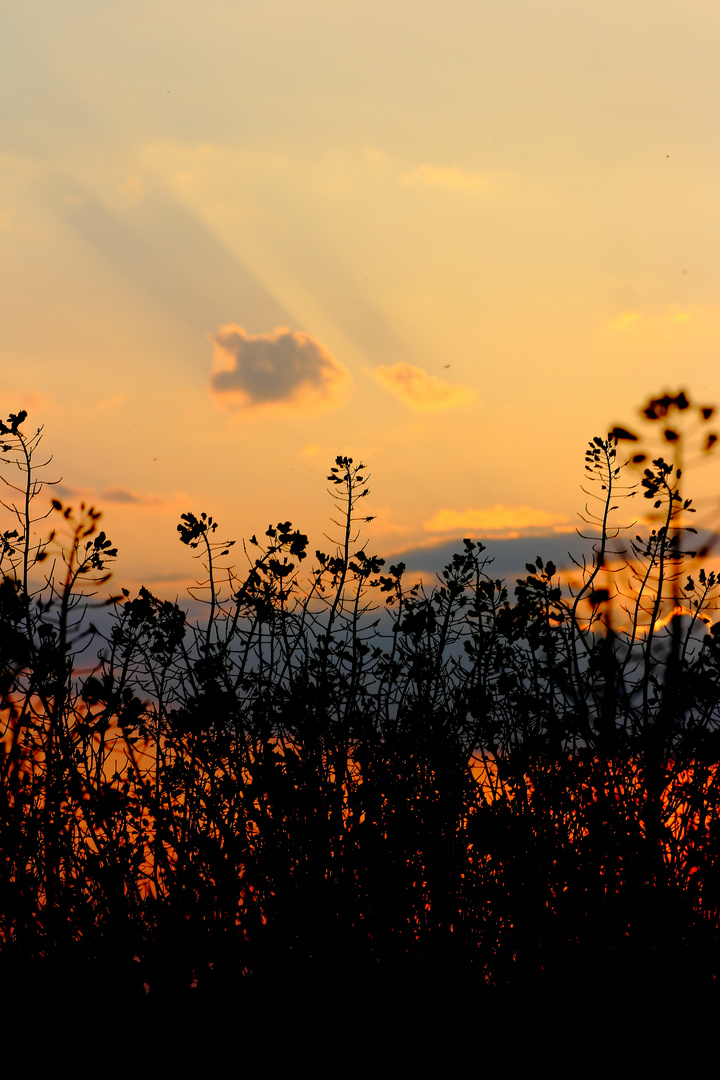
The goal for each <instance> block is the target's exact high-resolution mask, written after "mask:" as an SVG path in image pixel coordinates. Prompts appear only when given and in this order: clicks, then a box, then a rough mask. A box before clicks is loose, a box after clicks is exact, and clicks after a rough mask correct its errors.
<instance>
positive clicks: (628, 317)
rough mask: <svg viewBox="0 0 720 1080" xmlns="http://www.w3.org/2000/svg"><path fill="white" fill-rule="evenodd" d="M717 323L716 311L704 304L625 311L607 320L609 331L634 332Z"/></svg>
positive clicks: (672, 305) (671, 305)
mask: <svg viewBox="0 0 720 1080" xmlns="http://www.w3.org/2000/svg"><path fill="white" fill-rule="evenodd" d="M703 321H705V322H710V321H715V322H716V321H717V309H715V311H713V309H712V308H710V307H708V306H707V305H704V304H691V305H689V306H688V307H684V306H682V305H680V304H668V306H667V307H665V308H663V309H662V310H657V309H655V310H646V311H637V310H635V309H626V310H625V311H621V312H620V313H619V314H618V315H614V316H613V318H612V319H610V320H609V322H608V326H609V327H610V329H611V330H619V331H624V330H635V329H638V328H640V329H642V330H645V331H651V332H652V331H658V330H659V331H665V330H666V329H667V328H668V327H671V326H682V325H684V324H686V323H691V322H694V323H697V322H703Z"/></svg>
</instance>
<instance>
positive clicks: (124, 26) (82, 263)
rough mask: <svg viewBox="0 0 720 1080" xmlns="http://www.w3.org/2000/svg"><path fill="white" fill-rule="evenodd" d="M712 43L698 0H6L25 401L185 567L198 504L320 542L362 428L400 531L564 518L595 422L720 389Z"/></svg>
mask: <svg viewBox="0 0 720 1080" xmlns="http://www.w3.org/2000/svg"><path fill="white" fill-rule="evenodd" d="M719 45H720V12H719V11H718V8H717V5H716V4H712V3H710V2H706V0H693V2H691V3H688V2H687V0H684V2H683V3H680V0H655V2H654V3H652V4H648V3H646V2H644V0H624V2H623V3H620V0H609V2H608V0H605V2H603V3H600V2H599V0H589V2H586V3H583V4H575V3H570V2H568V0H547V2H546V3H543V4H537V3H534V2H532V0H508V2H507V3H504V4H502V5H497V4H491V3H489V2H486V0H481V2H477V0H450V2H449V3H445V4H442V5H441V4H439V3H438V2H437V0H419V2H418V0H414V2H413V3H410V0H397V2H395V3H393V4H391V5H387V4H380V3H379V0H364V2H363V3H362V4H361V3H360V2H359V0H351V2H349V3H343V4H339V3H337V2H335V0H310V2H308V3H304V4H302V5H300V4H294V3H290V2H288V0H267V2H263V3H257V2H254V0H244V2H243V3H240V4H237V3H227V2H225V0H209V2H208V3H206V4H204V5H202V6H200V5H199V4H197V3H196V2H191V0H175V2H174V3H173V4H172V5H170V4H168V3H166V2H158V3H155V4H152V5H150V6H149V7H148V6H147V5H142V6H141V5H140V4H139V3H138V2H137V0H128V2H127V3H124V4H122V5H117V4H111V3H109V2H107V0H94V2H93V3H92V4H90V3H88V2H87V0H79V2H77V3H75V4H72V5H57V4H52V3H49V0H38V2H37V3H34V4H32V5H24V6H18V5H15V6H14V7H13V10H12V11H8V12H7V13H6V18H5V20H4V32H3V44H2V46H0V48H2V52H3V58H2V71H3V84H4V89H3V94H2V101H3V104H4V108H5V110H6V115H5V116H4V118H3V122H2V130H3V144H2V148H1V153H2V170H1V176H2V179H1V181H0V231H1V232H2V245H3V249H4V259H3V282H2V296H3V313H2V322H3V335H2V342H0V403H2V405H3V409H2V415H5V416H7V415H8V414H9V413H10V412H11V411H15V412H17V410H19V409H27V411H28V413H29V416H30V422H31V424H44V425H45V433H46V436H47V445H49V446H51V447H52V448H53V453H54V455H55V464H56V465H57V467H58V471H59V472H61V473H63V474H64V476H65V480H64V481H63V483H62V484H61V486H60V488H59V489H57V494H58V497H59V498H60V499H61V500H63V502H64V503H66V504H67V503H70V502H74V503H75V504H78V503H79V502H80V501H85V502H86V504H87V505H94V506H97V507H100V508H102V509H103V511H104V515H105V516H104V519H103V524H104V526H106V527H107V530H108V533H109V535H111V536H112V537H113V541H114V542H115V543H116V544H117V546H118V551H119V558H118V563H117V573H118V577H119V578H121V579H122V580H123V581H126V582H128V583H132V582H136V583H141V582H142V583H146V584H147V585H148V586H150V587H152V588H153V589H154V590H155V591H156V592H158V593H159V594H162V595H170V594H173V595H174V594H175V593H176V592H180V593H182V592H183V591H184V587H185V585H186V584H187V582H188V579H189V572H188V567H187V560H186V555H187V553H186V552H184V551H183V550H182V547H181V545H178V544H177V537H176V532H175V526H176V523H177V520H178V516H179V514H180V513H181V512H186V511H187V509H188V507H189V506H195V507H197V508H198V509H199V508H200V507H201V506H203V507H205V508H206V509H207V510H208V511H212V514H213V516H214V517H215V518H216V519H218V520H220V521H221V522H222V528H223V530H224V531H226V532H227V534H228V535H233V536H237V537H241V536H248V535H251V534H252V533H254V532H256V531H258V530H264V529H265V528H266V526H267V523H268V522H269V521H276V520H278V517H281V518H289V519H290V520H292V521H293V522H297V523H298V524H299V526H300V527H301V528H302V529H303V530H306V531H307V532H308V534H310V535H312V536H313V543H314V542H315V538H317V539H318V541H319V538H320V536H321V535H322V532H323V530H324V529H325V527H326V526H325V522H326V515H327V500H326V496H325V491H324V487H323V483H322V477H323V475H324V474H325V473H326V471H327V467H328V463H329V462H331V461H333V460H335V458H336V456H337V455H338V454H340V455H343V456H353V457H354V458H355V460H359V459H360V457H361V456H362V458H363V460H366V461H368V462H370V464H371V465H372V468H373V482H372V492H371V496H370V497H369V500H368V502H369V505H368V516H371V517H373V519H374V520H373V521H372V525H371V529H372V537H373V540H372V542H373V545H374V549H375V550H382V551H383V552H384V553H386V554H394V553H402V552H403V551H407V550H411V549H418V548H419V547H421V546H422V545H423V544H428V543H430V544H432V543H436V542H437V543H443V542H444V541H446V540H448V541H449V540H451V539H453V538H454V537H460V536H462V535H467V533H473V534H474V535H478V536H479V537H480V538H485V537H493V536H494V537H502V536H505V537H510V536H514V537H516V538H522V537H523V536H526V535H529V534H530V535H537V534H538V533H543V532H544V533H546V534H552V533H553V532H571V531H572V529H573V528H574V525H575V523H576V520H577V519H576V516H575V515H576V508H577V505H578V485H579V480H580V478H581V475H582V470H581V464H580V463H581V460H582V459H581V455H582V453H583V451H584V448H585V446H586V445H587V441H588V439H589V438H592V437H593V436H594V435H595V434H597V433H598V432H599V433H600V434H601V435H604V434H605V433H607V431H608V430H609V426H610V425H612V424H613V423H617V424H618V425H619V426H625V427H627V428H629V429H631V428H632V426H633V424H634V422H635V417H636V407H637V404H638V402H640V401H643V400H645V399H646V397H647V394H648V393H649V392H652V393H657V394H658V399H657V400H662V398H663V395H665V396H672V395H676V394H677V393H678V392H679V391H678V388H679V387H680V386H681V385H682V386H686V387H687V388H688V392H689V393H690V394H691V395H692V399H693V401H699V402H702V403H705V402H708V403H712V402H715V401H717V400H718V399H719V398H720V384H719V382H718V376H717V370H718V369H717V348H718V336H719V332H720V306H719V305H718V301H717V297H718V293H719V289H718V286H720V280H719V279H720V269H719V268H718V263H717V257H716V252H717V250H718V246H719V245H718V241H719V240H720V237H718V230H719V229H720V215H718V213H717V212H716V208H717V201H718V193H717V182H716V177H717V173H718V167H719V166H720V149H718V148H719V147H720V139H719V138H718V134H719V132H718V123H719V122H718V113H717V109H716V108H715V102H716V101H717V99H718V93H719V91H720V86H719V85H718V83H719V82H720V71H719V70H718V65H717V60H716V57H717V52H718V46H719ZM711 473H712V470H705V471H704V472H703V473H700V472H699V473H698V474H697V479H696V478H695V475H694V474H693V480H692V485H691V486H692V492H691V494H692V495H693V497H694V499H695V503H696V504H697V506H698V508H699V509H701V508H702V507H703V505H704V503H703V499H704V496H705V495H706V494H708V493H710V492H711V491H712V488H713V480H712V477H711V475H710V474H711ZM703 484H705V485H706V487H705V489H703ZM370 500H372V501H371V502H370Z"/></svg>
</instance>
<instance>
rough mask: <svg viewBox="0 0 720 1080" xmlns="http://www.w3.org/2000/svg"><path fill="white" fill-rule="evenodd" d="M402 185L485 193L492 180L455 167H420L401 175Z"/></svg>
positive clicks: (480, 174)
mask: <svg viewBox="0 0 720 1080" xmlns="http://www.w3.org/2000/svg"><path fill="white" fill-rule="evenodd" d="M400 183H401V184H403V185H405V187H410V186H415V185H421V186H423V187H442V188H451V189H452V190H453V191H485V190H486V189H487V187H488V185H489V183H490V180H489V177H488V175H487V174H486V173H478V172H472V171H470V170H469V169H458V168H457V167H456V166H453V165H450V166H446V165H418V167H417V168H416V169H412V170H411V171H410V172H406V173H401V174H400Z"/></svg>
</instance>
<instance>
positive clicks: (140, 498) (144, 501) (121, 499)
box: [100, 487, 158, 506]
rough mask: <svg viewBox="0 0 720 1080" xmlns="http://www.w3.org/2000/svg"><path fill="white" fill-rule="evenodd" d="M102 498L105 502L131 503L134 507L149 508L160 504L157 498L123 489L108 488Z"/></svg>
mask: <svg viewBox="0 0 720 1080" xmlns="http://www.w3.org/2000/svg"><path fill="white" fill-rule="evenodd" d="M100 498H101V499H102V500H103V502H114V503H129V504H132V505H134V506H149V505H151V504H154V503H157V502H158V499H157V496H154V495H138V494H137V493H136V492H135V491H129V490H128V488H121V487H109V488H106V490H105V491H103V493H102V495H101V496H100Z"/></svg>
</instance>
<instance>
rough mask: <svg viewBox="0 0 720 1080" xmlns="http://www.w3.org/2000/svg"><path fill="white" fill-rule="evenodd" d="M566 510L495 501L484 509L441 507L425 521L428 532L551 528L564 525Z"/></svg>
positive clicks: (515, 530) (481, 531)
mask: <svg viewBox="0 0 720 1080" xmlns="http://www.w3.org/2000/svg"><path fill="white" fill-rule="evenodd" d="M569 520H570V519H569V518H568V516H567V514H553V513H551V512H549V511H547V510H536V509H535V507H533V506H503V505H502V504H501V503H495V505H494V506H489V507H487V508H485V509H483V510H448V509H445V508H443V509H442V510H438V511H437V512H436V513H435V514H433V516H432V517H431V518H428V520H427V521H426V522H424V524H423V528H424V529H425V531H426V532H455V533H464V534H465V535H469V534H470V533H488V532H490V533H495V532H498V533H499V532H505V533H507V532H514V533H517V532H519V531H521V530H524V529H548V528H553V527H554V526H559V525H564V524H566V522H568V521H569Z"/></svg>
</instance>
